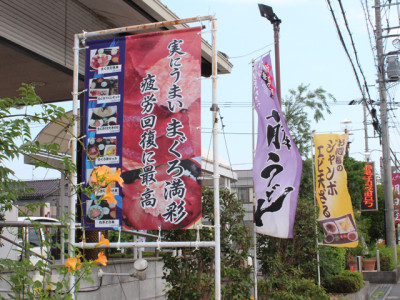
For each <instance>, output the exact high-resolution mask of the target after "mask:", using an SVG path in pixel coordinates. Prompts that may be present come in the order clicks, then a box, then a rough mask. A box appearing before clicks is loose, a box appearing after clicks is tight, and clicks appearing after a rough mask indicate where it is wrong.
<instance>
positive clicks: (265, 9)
mask: <svg viewBox="0 0 400 300" xmlns="http://www.w3.org/2000/svg"><path fill="white" fill-rule="evenodd" d="M258 8H259V9H260V14H261V16H262V17H264V18H267V19H268V21H270V22H271V23H272V24H274V23H281V22H282V21H281V20H280V19H279V18H278V17H277V16H276V14H275V13H274V11H273V9H272V7H271V6H268V5H265V4H258Z"/></svg>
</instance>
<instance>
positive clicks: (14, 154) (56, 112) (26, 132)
mask: <svg viewBox="0 0 400 300" xmlns="http://www.w3.org/2000/svg"><path fill="white" fill-rule="evenodd" d="M19 92H20V95H19V97H16V98H2V99H0V216H1V218H3V217H4V214H5V212H6V211H7V210H10V209H12V207H13V206H15V207H16V204H15V202H16V201H17V200H18V199H19V198H20V196H22V195H24V194H25V193H27V192H33V190H31V189H28V188H27V187H26V184H24V182H22V181H20V180H18V179H15V178H14V175H15V173H14V171H13V170H12V169H10V168H9V167H7V166H6V161H9V160H12V159H18V158H20V157H22V156H28V157H30V158H31V159H32V160H33V161H34V163H35V166H36V167H39V166H41V167H46V168H53V169H54V168H55V167H54V166H52V165H49V164H48V163H47V162H45V161H42V160H40V159H37V158H35V157H34V155H35V154H38V153H41V154H47V155H57V154H59V145H58V144H56V143H46V144H40V143H39V142H38V141H36V140H35V139H34V138H33V137H32V134H31V127H32V126H35V125H36V126H37V125H39V126H43V125H45V124H46V123H49V122H54V123H57V122H58V121H59V120H61V119H63V120H70V118H68V116H67V114H66V113H65V110H64V109H63V108H61V107H57V106H56V105H53V104H43V103H42V101H41V99H40V97H39V96H38V95H37V94H36V93H35V90H34V87H33V86H31V85H25V84H24V85H23V86H22V87H21V88H20V89H19ZM20 107H23V110H21V109H17V108H20ZM70 121H71V122H72V120H70ZM62 126H65V124H62ZM66 130H68V126H66ZM63 169H64V170H67V171H64V172H65V173H64V174H65V176H66V177H67V178H70V174H72V172H73V171H75V170H76V168H75V166H74V165H73V164H72V162H71V160H70V158H69V157H64V159H63ZM75 188H76V187H75ZM76 189H77V188H76ZM42 205H43V204H42ZM17 208H18V207H17ZM71 217H72V216H71ZM60 221H61V222H63V220H60ZM64 225H66V222H64ZM32 228H33V229H34V230H35V231H36V234H38V235H39V230H43V231H44V229H45V228H44V226H43V225H41V224H40V223H38V222H34V221H32ZM1 230H2V228H1V227H0V231H1ZM67 230H68V229H67V228H66V231H67ZM47 237H49V235H47ZM50 245H51V244H50V242H49V241H47V240H46V239H43V240H42V239H41V240H40V242H39V245H37V246H39V247H41V248H42V249H43V248H45V247H50ZM0 246H1V245H0ZM24 246H25V247H24V248H25V249H24V250H27V251H26V252H29V251H28V250H29V249H30V248H32V247H33V246H32V245H31V244H29V243H28V242H27V241H25V245H24ZM53 246H54V245H53ZM57 246H58V247H60V245H59V244H58V245H57ZM31 255H35V254H34V253H31ZM70 259H71V260H72V261H76V263H75V265H74V266H73V267H71V265H69V266H67V265H66V266H64V267H59V268H58V271H59V273H60V275H61V277H60V280H58V281H57V282H51V276H50V272H49V270H50V269H51V268H50V267H49V265H48V263H46V262H45V261H44V260H42V259H39V260H38V261H37V263H35V264H33V261H32V260H30V259H29V258H28V257H24V256H22V257H21V260H19V261H16V260H11V259H0V279H1V280H2V281H3V282H4V283H6V284H8V285H9V289H10V290H11V291H12V292H10V293H8V294H7V296H8V297H9V298H11V299H61V298H63V299H72V298H73V295H72V294H71V293H72V290H71V289H70V286H69V280H68V279H69V277H70V274H71V273H73V274H74V276H75V278H76V280H75V286H74V287H75V288H76V291H77V290H79V283H80V280H89V281H91V279H90V276H89V275H90V273H91V270H90V269H91V267H92V266H93V265H94V263H95V262H87V261H82V264H81V260H80V259H79V258H74V257H71V258H70ZM71 260H70V261H71ZM78 261H79V264H78ZM67 262H68V260H67ZM77 264H78V266H76V265H77ZM10 270H11V272H10ZM34 274H35V276H34ZM38 278H40V280H39V279H38ZM0 298H1V297H0Z"/></svg>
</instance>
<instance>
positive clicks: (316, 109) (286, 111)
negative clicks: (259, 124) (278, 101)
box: [282, 84, 336, 157]
mask: <svg viewBox="0 0 400 300" xmlns="http://www.w3.org/2000/svg"><path fill="white" fill-rule="evenodd" d="M328 100H333V101H336V99H335V98H334V97H333V96H332V95H331V94H330V93H327V92H326V91H325V90H324V89H322V88H318V89H315V90H310V89H309V85H304V84H300V85H299V86H298V87H297V88H296V89H290V90H289V96H287V97H286V98H285V99H284V100H283V101H282V112H283V115H284V116H285V120H286V123H287V125H288V128H289V131H290V133H291V136H292V138H293V141H294V142H295V144H296V145H297V148H298V149H299V151H300V153H301V155H302V156H303V157H309V152H310V141H311V139H312V137H311V134H310V132H311V125H310V124H311V120H310V119H309V117H308V113H309V112H312V113H313V119H314V120H315V121H316V122H318V121H320V120H323V119H324V113H328V114H330V113H331V111H330V109H329V105H328V103H327V101H328Z"/></svg>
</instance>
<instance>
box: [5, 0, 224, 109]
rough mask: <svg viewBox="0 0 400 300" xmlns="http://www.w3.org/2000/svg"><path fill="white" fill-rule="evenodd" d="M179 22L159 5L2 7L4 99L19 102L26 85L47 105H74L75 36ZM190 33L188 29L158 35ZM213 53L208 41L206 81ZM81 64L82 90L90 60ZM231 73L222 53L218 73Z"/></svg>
mask: <svg viewBox="0 0 400 300" xmlns="http://www.w3.org/2000/svg"><path fill="white" fill-rule="evenodd" d="M193 17H195V16H193ZM174 19H178V17H177V16H176V15H175V14H174V13H173V12H172V11H171V10H169V9H168V8H167V7H166V6H165V5H164V4H162V2H161V1H159V0H146V1H136V0H96V1H93V0H70V1H65V0H24V1H19V0H8V1H0V54H1V55H0V65H1V69H0V74H1V75H2V76H1V77H2V78H3V80H1V82H0V98H4V97H14V96H17V95H18V93H17V92H16V90H17V89H18V88H19V87H20V85H21V83H22V82H24V83H31V84H33V85H35V87H36V92H37V93H38V95H39V96H40V97H41V98H42V100H43V101H44V102H58V101H70V100H71V99H72V97H71V91H72V72H73V50H72V48H73V38H74V34H77V33H82V31H83V30H84V31H87V32H89V31H97V30H102V29H110V28H118V27H125V26H132V25H138V24H145V23H154V22H161V21H167V20H174ZM184 27H188V26H187V25H185V24H183V25H175V26H168V28H165V27H164V28H159V29H157V30H167V29H177V28H184ZM143 32H145V31H140V32H139V33H143ZM110 37H111V36H110ZM211 50H212V49H211V46H210V45H209V44H208V43H207V42H206V41H205V40H203V41H202V75H203V76H209V75H210V74H211V58H212V56H211V53H212V52H211ZM80 59H81V62H80V70H79V73H80V81H79V89H81V90H82V89H83V83H84V63H83V62H84V59H85V58H84V55H80ZM231 69H232V64H231V63H230V62H229V61H228V59H227V57H226V56H225V55H224V54H222V53H219V54H218V72H219V73H220V74H226V73H230V72H231Z"/></svg>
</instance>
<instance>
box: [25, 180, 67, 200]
mask: <svg viewBox="0 0 400 300" xmlns="http://www.w3.org/2000/svg"><path fill="white" fill-rule="evenodd" d="M25 183H26V184H27V186H28V188H31V189H34V191H33V192H32V193H26V194H25V195H24V196H21V197H20V198H19V199H18V200H41V199H44V198H45V197H47V196H48V195H51V194H53V193H55V192H56V191H57V190H58V189H59V188H60V180H59V179H48V180H32V181H25Z"/></svg>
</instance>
